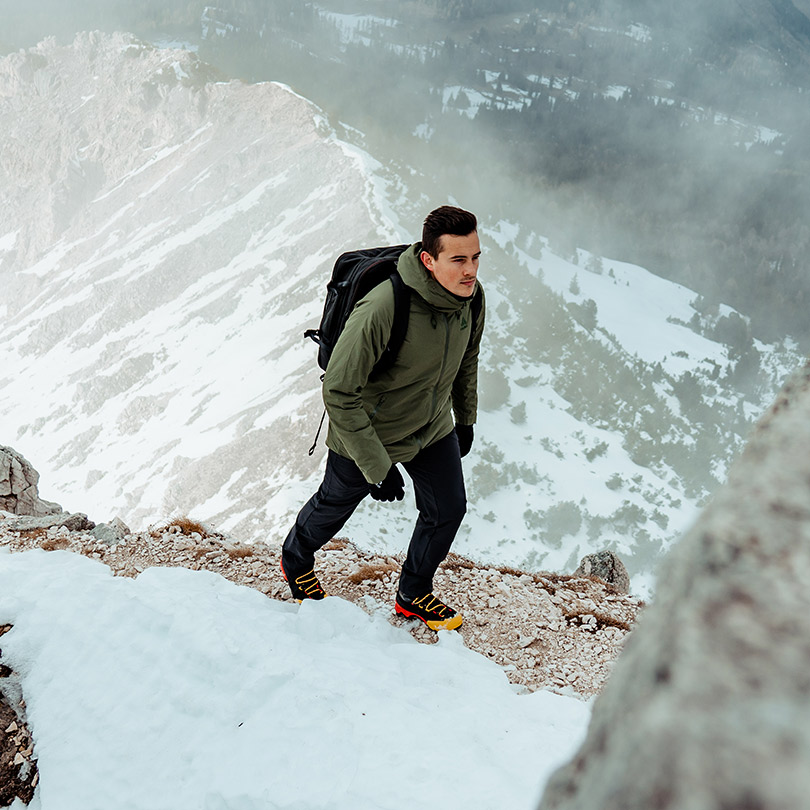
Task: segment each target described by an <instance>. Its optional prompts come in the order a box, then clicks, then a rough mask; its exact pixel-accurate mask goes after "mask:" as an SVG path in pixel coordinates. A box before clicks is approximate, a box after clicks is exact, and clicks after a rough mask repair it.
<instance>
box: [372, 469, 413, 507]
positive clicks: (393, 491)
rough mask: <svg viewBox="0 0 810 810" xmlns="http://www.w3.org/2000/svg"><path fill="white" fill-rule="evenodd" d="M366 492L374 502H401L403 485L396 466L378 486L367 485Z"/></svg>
mask: <svg viewBox="0 0 810 810" xmlns="http://www.w3.org/2000/svg"><path fill="white" fill-rule="evenodd" d="M368 491H369V494H370V495H371V497H372V498H374V500H375V501H401V500H402V499H403V498H404V497H405V484H404V482H403V480H402V474H401V473H400V471H399V470H398V469H397V465H396V464H392V465H391V469H390V470H389V471H388V475H386V476H385V478H383V480H382V481H380V483H379V484H369V485H368Z"/></svg>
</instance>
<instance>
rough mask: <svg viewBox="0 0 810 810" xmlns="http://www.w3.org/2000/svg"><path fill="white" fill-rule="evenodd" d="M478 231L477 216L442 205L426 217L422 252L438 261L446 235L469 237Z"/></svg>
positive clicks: (423, 228)
mask: <svg viewBox="0 0 810 810" xmlns="http://www.w3.org/2000/svg"><path fill="white" fill-rule="evenodd" d="M477 230H478V220H476V218H475V214H471V213H470V212H469V211H465V210H464V209H463V208H456V207H455V206H452V205H442V206H441V207H440V208H436V209H435V210H434V211H431V212H430V213H429V214H428V215H427V217H425V224H424V226H423V227H422V250H425V251H427V252H428V253H429V254H430V255H431V256H433V258H434V259H437V258H438V257H439V253H440V251H441V248H442V236H444V234H446V233H447V234H450V235H451V236H467V235H468V234H471V233H473V232H474V231H477Z"/></svg>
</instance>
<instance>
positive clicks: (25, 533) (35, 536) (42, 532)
mask: <svg viewBox="0 0 810 810" xmlns="http://www.w3.org/2000/svg"><path fill="white" fill-rule="evenodd" d="M47 536H48V530H47V529H20V537H28V538H31V539H32V540H39V539H40V538H41V537H47Z"/></svg>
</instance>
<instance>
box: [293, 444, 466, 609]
mask: <svg viewBox="0 0 810 810" xmlns="http://www.w3.org/2000/svg"><path fill="white" fill-rule="evenodd" d="M402 466H403V467H404V468H405V471H406V472H407V473H408V475H409V476H410V478H411V480H412V481H413V488H414V492H415V495H416V508H417V509H418V510H419V517H418V518H417V521H416V526H415V527H414V530H413V535H412V536H411V542H410V545H409V546H408V555H407V557H406V558H405V563H404V564H403V566H402V573H401V574H400V579H399V591H400V593H401V594H402V596H403V597H405V598H407V599H409V600H412V599H416V598H418V597H420V596H423V595H424V594H426V593H428V592H429V591H432V590H433V575H434V574H435V573H436V569H437V568H438V567H439V565H440V564H441V563H442V561H443V560H444V558H445V557H446V556H447V553H448V552H449V551H450V546H451V545H452V543H453V540H454V539H455V536H456V532H457V531H458V528H459V526H460V525H461V521H462V519H463V518H464V513H465V512H466V511H467V496H466V493H465V491H464V476H463V473H462V471H461V457H460V455H459V449H458V437H457V436H456V433H455V431H453V432H451V433H449V434H448V435H447V436H445V437H444V438H443V439H440V440H439V441H437V442H435V443H434V444H431V445H430V446H429V447H426V448H425V449H424V450H421V451H420V452H419V453H418V454H417V455H416V456H415V457H414V458H413V459H412V460H411V461H406V462H403V463H402ZM368 494H369V492H368V482H367V481H366V479H365V478H364V477H363V474H362V473H361V472H360V470H359V469H358V467H357V465H356V464H355V463H354V462H353V461H352V460H351V459H348V458H344V457H343V456H339V455H338V454H337V453H335V452H333V451H332V450H330V451H329V453H328V455H327V458H326V472H325V473H324V477H323V481H322V483H321V485H320V487H319V489H318V491H317V492H316V493H315V494H314V495H313V496H312V497H311V498H310V499H309V501H307V503H306V504H305V505H304V507H303V508H302V509H301V511H300V512H299V513H298V517H297V518H296V521H295V525H294V526H293V527H292V529H291V530H290V533H289V534H288V535H287V539H286V540H285V541H284V547H283V550H282V555H283V560H284V563H285V568H286V570H287V571H288V573H289V572H291V571H300V572H302V573H304V572H307V571H310V570H311V569H312V567H313V566H314V564H315V552H316V551H318V549H320V548H321V547H322V546H324V545H325V544H326V543H328V542H329V541H330V540H331V539H332V538H333V537H334V536H335V535H336V534H337V533H338V532H339V531H340V530H341V529H342V528H343V525H344V524H345V523H346V521H347V520H348V519H349V518H350V517H351V515H352V513H353V512H354V510H355V509H356V508H357V506H358V504H359V503H360V501H362V500H363V498H365V497H366V495H368Z"/></svg>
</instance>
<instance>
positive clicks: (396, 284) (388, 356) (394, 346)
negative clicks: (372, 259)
mask: <svg viewBox="0 0 810 810" xmlns="http://www.w3.org/2000/svg"><path fill="white" fill-rule="evenodd" d="M389 279H390V281H391V285H392V286H393V288H394V321H393V323H392V324H391V336H390V337H389V338H388V345H387V346H386V347H385V349H384V350H383V353H382V356H381V357H380V359H379V360H378V361H377V363H376V365H375V366H374V372H373V373H375V374H377V373H379V372H381V371H387V370H388V369H389V368H391V366H393V365H394V362H395V360H396V359H397V355H398V354H399V350H400V349H401V348H402V344H403V343H404V342H405V334H406V333H407V331H408V320H409V317H410V312H411V291H410V289H409V288H408V286H407V285H406V284H405V282H404V281H403V280H402V276H400V274H399V273H398V272H396V271H394V272H393V273H391V275H390V276H389Z"/></svg>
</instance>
